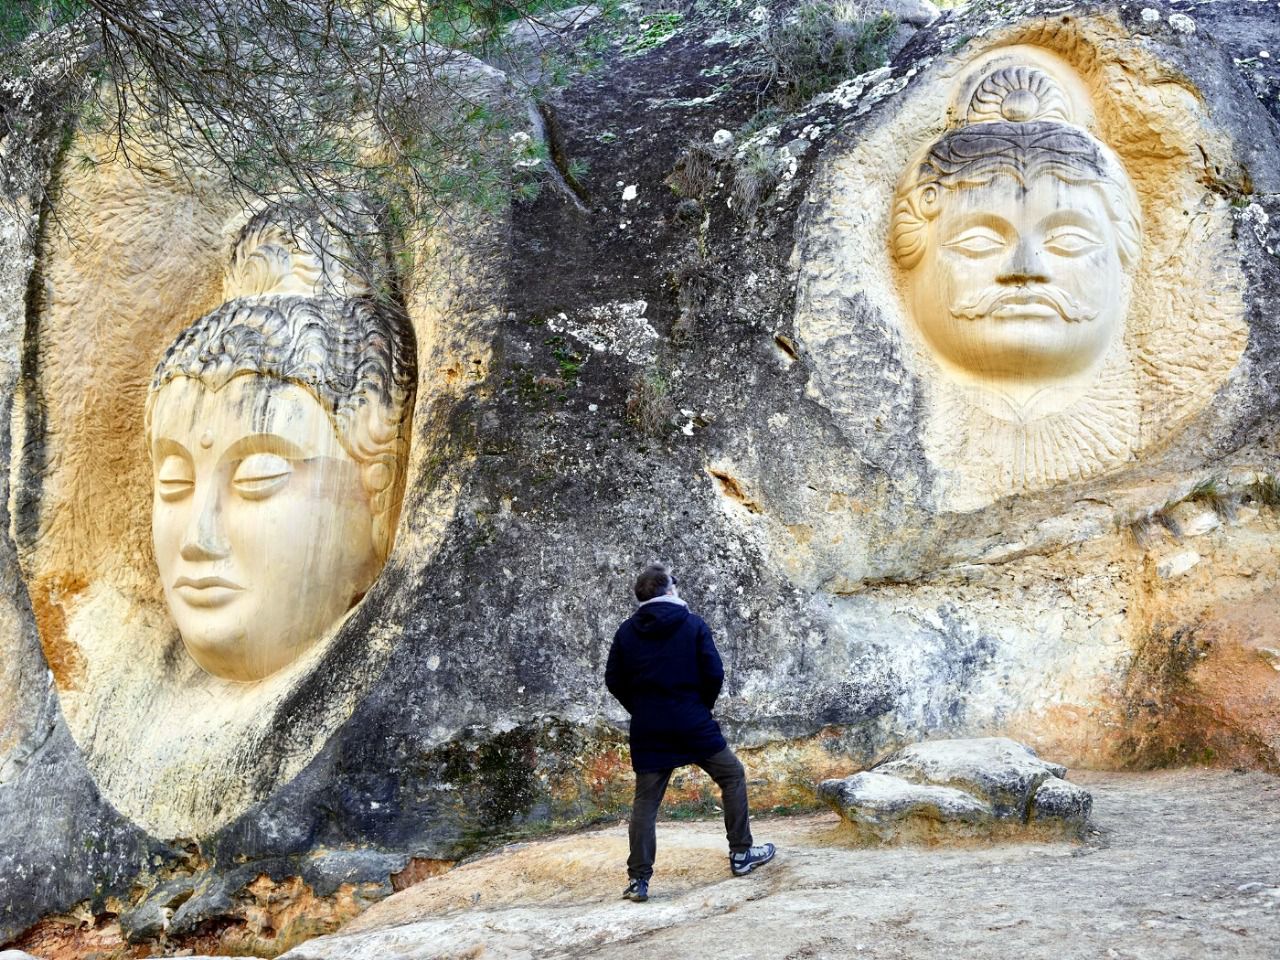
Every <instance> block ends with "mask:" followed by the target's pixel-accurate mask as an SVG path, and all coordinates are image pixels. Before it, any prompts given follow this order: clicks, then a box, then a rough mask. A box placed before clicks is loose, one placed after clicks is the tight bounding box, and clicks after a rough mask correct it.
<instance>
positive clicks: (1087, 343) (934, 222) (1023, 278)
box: [891, 68, 1139, 387]
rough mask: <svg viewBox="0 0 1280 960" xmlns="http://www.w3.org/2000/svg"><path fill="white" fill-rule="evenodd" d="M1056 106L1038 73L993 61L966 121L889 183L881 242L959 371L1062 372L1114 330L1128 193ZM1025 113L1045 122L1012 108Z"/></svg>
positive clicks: (1101, 349)
mask: <svg viewBox="0 0 1280 960" xmlns="http://www.w3.org/2000/svg"><path fill="white" fill-rule="evenodd" d="M1042 102H1043V103H1044V109H1043V110H1042V111H1040V107H1039V105H1040V104H1041V103H1042ZM1001 104H1003V113H1001V114H998V115H997V116H998V118H997V119H992V118H991V114H992V111H993V109H998V108H999V107H1000V105H1001ZM1065 109H1066V106H1065V99H1064V98H1063V97H1061V95H1059V94H1057V92H1056V91H1055V89H1054V88H1053V86H1052V81H1050V80H1049V79H1048V78H1047V76H1045V75H1044V74H1043V73H1041V72H1040V71H1037V70H1033V69H1029V68H1006V69H1004V70H1000V71H997V72H996V73H995V74H993V75H992V76H990V77H988V78H987V79H986V80H985V81H984V82H983V83H982V84H981V85H980V86H979V88H978V90H977V92H976V93H975V94H974V99H973V103H972V105H971V107H970V111H969V120H970V123H968V124H967V125H965V126H962V127H960V128H958V129H956V130H952V131H950V132H949V133H947V134H945V135H944V136H943V137H942V138H941V139H940V140H939V141H938V142H937V143H935V144H933V145H932V146H931V147H929V148H928V150H927V151H926V153H925V155H924V157H923V158H922V159H921V160H920V161H919V162H918V163H915V164H913V165H912V166H911V167H910V168H909V169H908V170H907V173H906V174H905V175H904V177H903V178H902V181H901V182H900V183H899V186H898V192H897V196H896V197H895V203H894V217H893V231H892V237H891V242H892V246H893V253H894V256H895V257H896V259H897V262H898V264H899V265H900V266H901V267H903V268H904V271H905V286H906V291H905V292H906V300H907V303H908V305H909V306H910V308H911V312H912V315H913V317H914V318H915V322H916V325H917V328H918V329H919V331H920V333H921V335H922V337H923V339H924V340H925V342H926V343H927V344H928V345H929V346H930V347H931V348H932V350H933V351H934V353H935V355H936V357H937V358H938V359H939V360H940V361H941V362H942V363H943V365H944V366H947V367H949V368H951V369H953V370H956V371H959V372H961V373H962V374H968V375H971V376H973V377H975V378H977V379H981V380H984V381H997V382H1000V381H1004V382H1014V383H1020V382H1025V383H1028V384H1030V385H1031V386H1033V387H1034V386H1036V385H1039V384H1046V383H1052V382H1054V381H1060V380H1067V379H1070V378H1073V377H1076V376H1077V375H1080V374H1081V373H1084V372H1086V371H1088V370H1090V369H1091V368H1093V367H1094V366H1096V364H1097V363H1098V362H1099V360H1100V359H1101V358H1102V357H1103V355H1104V354H1105V353H1106V352H1107V349H1108V347H1109V346H1110V345H1111V344H1112V343H1113V342H1114V341H1115V339H1116V338H1117V336H1119V335H1120V333H1121V330H1122V327H1123V324H1124V318H1125V315H1126V313H1127V310H1128V293H1129V283H1128V279H1127V272H1128V271H1129V270H1130V269H1132V268H1133V266H1134V265H1135V264H1136V261H1137V257H1138V250H1139V227H1138V218H1137V203H1136V200H1135V198H1134V195H1133V192H1132V188H1131V187H1130V185H1129V183H1128V180H1127V178H1126V177H1125V174H1124V172H1123V170H1122V169H1121V168H1120V164H1119V161H1118V160H1117V159H1116V158H1115V157H1114V155H1112V154H1111V152H1110V151H1109V150H1108V149H1107V148H1106V147H1105V146H1104V145H1103V144H1101V143H1100V142H1098V141H1097V140H1095V139H1094V138H1093V137H1092V136H1090V135H1089V134H1088V133H1087V132H1085V131H1084V130H1082V129H1080V128H1079V127H1075V126H1072V125H1070V124H1068V123H1064V122H1061V121H1060V120H1058V119H1056V118H1057V117H1059V116H1061V115H1062V112H1063V111H1064V110H1065ZM1037 111H1040V112H1039V113H1037ZM1037 115H1044V116H1051V117H1054V118H1055V119H1051V120H1032V119H1022V118H1024V117H1033V116H1037ZM1007 118H1013V119H1007Z"/></svg>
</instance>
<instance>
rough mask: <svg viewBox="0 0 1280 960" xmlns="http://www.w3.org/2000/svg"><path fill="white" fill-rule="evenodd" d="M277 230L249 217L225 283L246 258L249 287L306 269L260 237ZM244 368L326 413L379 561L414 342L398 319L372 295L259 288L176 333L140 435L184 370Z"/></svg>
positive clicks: (400, 463)
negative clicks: (362, 501) (354, 468)
mask: <svg viewBox="0 0 1280 960" xmlns="http://www.w3.org/2000/svg"><path fill="white" fill-rule="evenodd" d="M278 235H280V234H279V232H278V231H275V234H274V235H273V234H271V233H269V232H267V231H266V230H265V229H264V226H263V223H262V221H261V215H260V216H259V217H256V218H254V220H251V221H250V222H249V225H248V226H246V227H245V229H244V231H242V233H241V236H240V240H239V241H237V244H236V248H235V250H234V251H233V254H232V269H231V270H229V271H228V286H229V288H231V289H236V286H235V285H233V284H232V282H231V278H232V277H239V278H241V281H240V282H242V283H243V282H244V278H245V277H246V272H245V269H244V266H243V265H244V264H246V263H248V262H250V261H255V260H256V262H257V267H256V268H254V269H251V270H250V271H249V272H248V277H249V278H256V279H255V280H254V282H252V283H248V284H246V286H247V287H248V288H249V289H253V288H254V287H257V288H258V289H264V285H265V284H266V283H267V279H268V277H269V274H270V269H274V268H278V271H281V272H278V275H277V280H280V278H281V277H285V276H288V275H289V274H293V275H295V277H296V275H298V274H299V273H301V272H302V271H303V270H306V269H307V268H308V266H309V264H308V263H307V258H306V257H305V256H300V255H299V251H298V250H296V249H295V250H294V251H293V255H291V256H282V255H281V246H280V244H279V243H278V242H271V243H268V242H264V237H267V238H268V239H269V240H275V239H277V237H278ZM237 265H240V269H238V270H237ZM273 265H274V268H273ZM339 279H340V280H341V278H339ZM315 280H316V283H317V284H320V283H321V282H322V281H323V278H322V277H321V276H320V275H319V274H315ZM241 289H244V287H241ZM265 289H266V290H270V286H265ZM329 289H330V291H332V290H333V289H335V287H334V286H333V285H332V284H330V285H329ZM337 289H343V288H341V287H339V288H337ZM345 289H351V287H350V286H347V287H345ZM250 375H256V376H261V377H268V378H271V379H275V380H279V381H281V382H283V383H290V384H296V385H297V386H300V387H302V388H303V389H305V390H307V391H308V392H309V393H311V395H312V396H314V397H315V398H316V400H317V401H318V402H319V404H320V406H321V407H323V408H324V410H325V412H326V413H328V414H329V417H330V420H331V421H332V423H333V427H334V432H335V433H336V434H337V436H338V439H339V441H340V442H341V443H342V445H343V447H344V448H345V449H346V451H347V452H348V453H349V454H351V457H352V458H353V459H354V460H355V461H356V462H357V463H358V464H359V465H360V479H361V482H362V484H363V486H364V489H365V492H366V493H367V494H368V495H369V502H370V508H371V511H372V514H373V538H374V547H375V550H376V552H377V555H378V559H379V560H385V559H386V557H387V554H388V553H389V552H390V549H391V543H392V540H393V539H394V534H395V526H396V520H397V513H398V507H399V504H400V500H401V495H402V493H403V490H404V474H405V468H406V466H407V462H408V449H409V426H410V418H411V416H412V408H413V396H414V390H415V385H416V382H417V358H416V344H415V341H414V337H413V332H412V330H411V329H410V327H409V324H408V321H407V319H406V318H405V317H404V316H403V315H401V314H399V313H398V311H396V310H395V309H393V308H390V307H387V306H385V305H383V304H380V303H378V302H377V301H375V300H374V299H373V298H372V297H371V296H351V297H347V298H345V299H339V298H337V297H334V296H333V295H332V293H330V295H329V296H324V295H321V294H319V289H318V287H317V295H315V296H297V295H285V296H281V295H271V294H269V293H265V294H259V295H250V296H240V297H237V298H235V299H231V300H228V301H227V302H226V303H223V304H222V305H221V306H219V307H218V308H217V309H215V310H214V311H213V312H211V313H208V314H206V315H205V316H203V317H201V318H200V319H198V320H196V321H195V322H194V323H192V324H191V325H190V326H189V327H187V328H186V329H185V330H183V331H182V332H181V333H180V334H178V337H177V339H175V340H174V341H173V343H172V344H171V345H170V346H169V349H168V350H166V351H165V354H164V356H163V357H162V358H161V360H160V363H159V364H158V365H157V366H156V369H155V374H154V376H153V377H152V380H151V386H150V388H149V390H148V393H147V407H146V429H147V435H148V437H149V436H150V433H151V415H152V409H153V407H154V405H155V399H156V396H157V395H158V394H159V392H160V389H161V388H162V387H163V386H164V385H165V384H167V383H169V382H171V381H173V380H176V379H178V378H180V377H189V378H191V379H194V380H199V381H201V382H202V383H204V384H206V385H208V386H209V387H211V388H212V389H215V390H217V389H220V388H221V387H223V386H225V385H226V384H227V382H229V381H230V380H232V379H234V378H236V377H240V376H250Z"/></svg>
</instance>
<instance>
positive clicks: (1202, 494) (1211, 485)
mask: <svg viewBox="0 0 1280 960" xmlns="http://www.w3.org/2000/svg"><path fill="white" fill-rule="evenodd" d="M1187 499H1188V500H1190V501H1191V502H1192V503H1200V504H1204V506H1206V507H1208V508H1209V509H1210V510H1212V511H1213V512H1214V513H1216V514H1217V515H1218V516H1219V517H1221V518H1222V519H1224V520H1230V519H1231V518H1233V517H1234V516H1235V515H1236V503H1235V500H1234V499H1233V498H1232V496H1231V494H1230V493H1229V492H1228V491H1227V490H1225V489H1224V488H1223V485H1222V483H1221V482H1220V481H1219V480H1218V478H1217V477H1208V478H1206V479H1204V480H1201V481H1200V482H1199V483H1197V484H1196V485H1195V486H1194V487H1192V488H1191V492H1190V493H1189V494H1187Z"/></svg>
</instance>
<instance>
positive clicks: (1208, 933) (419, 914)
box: [286, 770, 1280, 960]
mask: <svg viewBox="0 0 1280 960" xmlns="http://www.w3.org/2000/svg"><path fill="white" fill-rule="evenodd" d="M1072 779H1074V780H1076V781H1077V782H1081V783H1084V784H1086V785H1088V786H1090V788H1091V789H1092V790H1093V791H1094V800H1095V821H1096V825H1097V830H1098V832H1097V834H1096V835H1094V836H1093V837H1091V839H1090V841H1089V842H1088V843H1086V844H1083V845H1071V844H1010V845H1002V846H996V847H979V848H969V849H958V850H957V849H919V848H916V849H857V848H853V847H850V846H848V845H846V843H845V842H844V840H843V836H842V833H841V831H840V830H839V824H838V821H837V818H836V817H835V816H834V815H829V816H828V815H823V816H812V817H798V818H788V819H775V820H764V821H760V822H758V823H757V825H756V836H757V839H759V840H773V841H774V842H776V843H778V845H779V847H780V850H781V852H780V854H779V857H778V860H777V861H776V862H775V863H774V864H771V865H770V866H769V867H767V868H766V869H764V870H762V871H761V872H760V873H758V874H756V875H753V876H752V877H750V878H748V879H734V878H731V877H729V876H728V872H727V866H726V860H725V856H724V850H723V848H722V844H723V839H722V837H721V836H720V832H719V830H718V828H717V825H716V824H713V823H706V822H703V823H662V824H660V825H659V854H658V855H659V862H658V864H657V874H656V876H655V878H654V886H653V893H654V896H653V898H652V899H651V900H650V902H649V903H647V904H631V903H626V902H622V901H619V900H617V899H616V898H617V896H618V894H619V893H620V891H621V889H622V886H623V885H624V883H625V876H624V871H623V869H622V863H623V861H625V858H626V837H625V829H624V828H623V827H610V828H608V829H605V830H599V831H593V832H590V833H585V834H578V835H575V836H572V837H563V838H559V839H556V840H550V841H546V842H542V843H535V844H527V845H521V846H518V847H515V848H509V849H508V850H505V851H503V852H501V853H499V854H495V855H493V856H491V857H486V858H485V859H483V860H479V861H476V862H474V863H471V864H468V865H466V866H464V867H461V868H459V869H457V870H455V871H453V872H452V873H450V874H446V875H445V876H442V877H439V878H436V879H433V880H429V881H426V882H425V883H422V884H420V885H418V886H416V887H413V888H411V889H409V890H406V891H405V892H404V893H401V894H398V895H396V896H394V897H391V898H390V899H388V900H386V901H384V902H383V903H381V904H379V905H377V906H376V907H374V908H372V909H371V910H370V911H369V912H368V913H366V914H365V915H364V916H362V917H361V918H360V919H359V920H357V921H356V922H355V923H353V924H352V925H351V926H350V927H349V928H348V929H347V930H344V931H343V932H342V933H341V934H339V935H336V936H332V937H325V938H322V939H319V940H315V941H312V942H311V943H308V944H304V945H303V946H301V947H299V948H298V949H296V950H294V951H293V952H291V953H289V954H287V955H286V956H287V957H288V958H289V960H321V958H324V960H338V958H342V960H364V958H370V960H372V958H374V957H377V958H379V960H390V958H398V960H401V958H402V960H426V958H442V957H468V956H473V957H479V956H483V957H485V958H486V960H488V958H515V957H529V958H552V957H587V956H590V957H593V958H601V960H639V958H645V960H652V958H680V957H716V958H717V960H733V958H743V960H746V958H750V960H801V958H812V960H822V958H830V960H837V958H840V960H844V958H875V960H880V958H884V960H888V958H906V957H910V958H943V957H958V958H964V960H987V958H991V960H995V958H1001V960H1003V958H1009V960H1015V958H1016V960H1037V958H1045V960H1068V958H1090V960H1092V958H1109V957H1116V958H1152V960H1155V958H1160V960H1169V958H1183V957H1185V958H1197V960H1198V958H1206V957H1232V958H1236V957H1239V958H1254V957H1256V958H1260V960H1262V958H1266V960H1274V958H1275V957H1277V956H1280V779H1278V778H1275V777H1269V776H1266V775H1263V774H1256V773H1254V774H1237V773H1230V772H1223V771H1199V770H1196V771H1173V772H1161V773H1154V774H1079V775H1075V776H1073V777H1072Z"/></svg>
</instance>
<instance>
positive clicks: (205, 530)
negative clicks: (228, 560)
mask: <svg viewBox="0 0 1280 960" xmlns="http://www.w3.org/2000/svg"><path fill="white" fill-rule="evenodd" d="M221 520H222V504H221V502H220V500H219V498H218V493H217V491H216V490H210V491H209V492H208V494H206V495H205V497H204V500H203V501H202V502H200V504H199V506H198V507H197V509H196V511H195V514H194V515H193V516H192V517H191V522H190V523H189V524H188V525H187V531H186V534H185V536H183V538H182V548H181V550H180V551H179V553H181V555H182V559H183V560H221V559H223V558H224V557H227V556H230V554H231V546H230V545H229V544H228V543H227V541H226V537H224V536H223V533H222V524H221Z"/></svg>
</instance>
